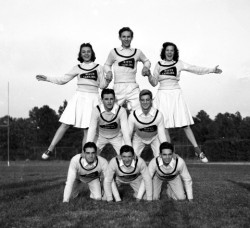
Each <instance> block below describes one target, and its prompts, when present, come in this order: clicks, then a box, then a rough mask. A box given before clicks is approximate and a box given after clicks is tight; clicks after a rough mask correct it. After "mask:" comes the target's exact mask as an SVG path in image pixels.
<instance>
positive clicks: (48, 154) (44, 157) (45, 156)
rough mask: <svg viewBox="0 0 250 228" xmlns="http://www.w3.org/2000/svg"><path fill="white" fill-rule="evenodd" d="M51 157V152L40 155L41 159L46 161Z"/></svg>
mask: <svg viewBox="0 0 250 228" xmlns="http://www.w3.org/2000/svg"><path fill="white" fill-rule="evenodd" d="M51 155H52V151H50V150H47V151H46V152H44V153H43V154H42V159H44V160H47V159H48V158H49V157H50V156H51Z"/></svg>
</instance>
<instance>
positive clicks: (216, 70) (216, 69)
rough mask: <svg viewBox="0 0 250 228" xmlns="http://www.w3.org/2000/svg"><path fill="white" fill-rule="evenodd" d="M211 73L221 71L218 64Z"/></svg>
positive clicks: (219, 72)
mask: <svg viewBox="0 0 250 228" xmlns="http://www.w3.org/2000/svg"><path fill="white" fill-rule="evenodd" d="M213 73H214V74H221V73H222V70H221V69H220V68H219V65H217V66H216V67H214V71H213Z"/></svg>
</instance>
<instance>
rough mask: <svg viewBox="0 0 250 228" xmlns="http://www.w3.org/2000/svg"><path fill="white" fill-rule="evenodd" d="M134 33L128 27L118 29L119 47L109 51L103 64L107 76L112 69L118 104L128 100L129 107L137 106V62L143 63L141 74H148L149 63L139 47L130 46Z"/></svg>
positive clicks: (111, 75)
mask: <svg viewBox="0 0 250 228" xmlns="http://www.w3.org/2000/svg"><path fill="white" fill-rule="evenodd" d="M133 36H134V33H133V31H132V30H131V29H130V28H129V27H124V28H121V29H120V30H119V39H120V41H121V47H119V48H114V49H112V50H111V51H110V53H109V55H108V58H107V60H106V62H105V64H104V71H105V73H106V76H107V77H108V78H112V77H113V73H112V66H113V71H114V90H115V94H116V99H117V103H118V105H123V103H124V102H128V108H129V109H132V110H134V109H136V108H138V107H139V99H138V95H139V92H140V89H139V85H138V84H137V82H136V72H137V63H138V62H142V63H143V69H142V75H143V76H149V74H150V70H149V69H150V66H151V63H150V61H149V60H148V58H147V57H146V56H145V55H144V54H143V52H142V51H141V50H140V49H136V48H132V47H131V42H132V39H133Z"/></svg>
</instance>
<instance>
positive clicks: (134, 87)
mask: <svg viewBox="0 0 250 228" xmlns="http://www.w3.org/2000/svg"><path fill="white" fill-rule="evenodd" d="M114 91H115V97H116V101H117V103H118V105H121V106H122V105H123V104H124V102H125V101H127V102H128V103H127V104H128V109H129V110H131V109H132V110H135V109H137V108H139V107H140V102H139V94H140V89H139V85H138V84H137V83H116V84H114Z"/></svg>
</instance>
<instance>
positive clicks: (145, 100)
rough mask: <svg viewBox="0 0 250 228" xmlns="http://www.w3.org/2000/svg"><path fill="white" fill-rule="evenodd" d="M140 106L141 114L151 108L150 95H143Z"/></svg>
mask: <svg viewBox="0 0 250 228" xmlns="http://www.w3.org/2000/svg"><path fill="white" fill-rule="evenodd" d="M140 104H141V108H142V111H143V112H148V111H149V110H150V109H151V107H152V99H151V97H150V95H148V94H145V95H142V96H141V97H140Z"/></svg>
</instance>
